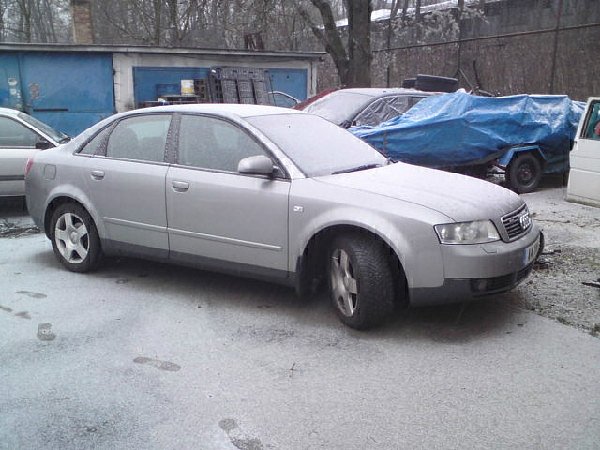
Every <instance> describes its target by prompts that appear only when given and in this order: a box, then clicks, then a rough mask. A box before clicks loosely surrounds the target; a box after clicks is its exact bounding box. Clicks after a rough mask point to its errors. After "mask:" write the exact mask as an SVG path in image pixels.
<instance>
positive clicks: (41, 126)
mask: <svg viewBox="0 0 600 450" xmlns="http://www.w3.org/2000/svg"><path fill="white" fill-rule="evenodd" d="M18 116H19V119H21V120H22V121H23V122H26V123H28V124H29V125H31V126H32V127H34V128H37V129H38V130H40V131H41V132H42V133H44V134H45V135H47V136H49V137H50V138H51V139H52V140H53V141H55V142H58V143H60V142H62V141H65V140H67V139H69V136H67V135H66V134H65V133H61V132H60V131H56V130H55V129H54V128H51V127H50V126H49V125H46V124H45V123H44V122H40V121H39V120H37V119H36V118H35V117H32V116H30V115H29V114H23V113H19V114H18Z"/></svg>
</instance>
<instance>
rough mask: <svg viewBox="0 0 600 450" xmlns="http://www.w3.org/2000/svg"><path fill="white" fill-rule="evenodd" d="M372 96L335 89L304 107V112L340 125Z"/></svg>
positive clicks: (352, 116) (349, 118)
mask: <svg viewBox="0 0 600 450" xmlns="http://www.w3.org/2000/svg"><path fill="white" fill-rule="evenodd" d="M372 100H373V97H372V96H370V95H365V94H358V93H356V92H347V91H336V92H332V93H331V94H329V95H326V96H325V97H323V98H321V99H319V100H317V101H315V102H314V103H312V104H310V105H308V106H307V107H306V108H304V112H307V113H311V114H316V115H318V116H321V117H323V118H324V119H327V120H329V121H330V122H333V123H335V124H336V125H342V123H344V122H345V121H348V122H350V121H351V120H352V119H353V118H354V116H355V115H356V113H357V112H358V111H360V110H361V109H363V108H364V107H365V106H366V105H367V104H368V103H369V102H370V101H372Z"/></svg>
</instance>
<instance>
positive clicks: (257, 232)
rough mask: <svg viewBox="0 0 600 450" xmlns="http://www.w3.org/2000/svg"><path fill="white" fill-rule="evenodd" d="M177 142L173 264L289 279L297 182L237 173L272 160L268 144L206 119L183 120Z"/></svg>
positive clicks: (171, 209)
mask: <svg viewBox="0 0 600 450" xmlns="http://www.w3.org/2000/svg"><path fill="white" fill-rule="evenodd" d="M178 141H179V147H178V156H177V158H178V159H177V165H176V166H172V167H171V168H170V169H169V173H168V175H167V184H166V197H167V215H168V223H169V240H170V249H171V257H172V258H174V259H180V260H187V261H190V262H194V261H195V262H198V263H201V264H204V265H207V266H216V267H217V268H218V266H221V265H222V266H223V267H224V268H228V269H232V268H234V269H235V268H237V269H239V270H241V271H245V272H252V273H258V274H260V273H261V272H264V273H265V275H270V276H277V275H280V276H286V275H287V270H288V263H287V254H288V241H287V240H288V214H287V211H288V197H289V190H290V182H289V181H288V180H286V179H283V178H269V177H266V176H252V175H243V174H240V173H238V172H237V165H238V162H239V161H240V160H241V159H242V158H245V157H249V156H256V155H267V156H269V155H268V154H267V153H268V152H267V151H266V150H265V148H264V147H263V145H262V144H261V143H260V142H259V141H258V139H255V137H253V136H251V135H250V134H249V133H248V132H247V131H246V130H243V129H242V128H240V127H239V126H237V125H235V124H233V123H230V122H227V121H224V120H222V119H217V118H214V117H209V116H200V115H182V116H181V123H180V134H179V140H178Z"/></svg>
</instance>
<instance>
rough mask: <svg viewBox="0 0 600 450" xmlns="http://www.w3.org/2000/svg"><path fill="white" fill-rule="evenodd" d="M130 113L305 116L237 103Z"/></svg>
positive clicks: (281, 109)
mask: <svg viewBox="0 0 600 450" xmlns="http://www.w3.org/2000/svg"><path fill="white" fill-rule="evenodd" d="M130 112H138V113H142V112H179V113H181V112H188V113H196V114H198V113H204V114H218V115H221V116H230V117H231V116H233V117H238V118H246V117H255V116H268V115H273V114H303V113H302V111H296V110H293V109H290V108H280V107H277V106H267V105H240V104H237V103H197V104H196V103H194V104H187V105H168V106H155V107H152V108H144V109H138V110H135V111H130Z"/></svg>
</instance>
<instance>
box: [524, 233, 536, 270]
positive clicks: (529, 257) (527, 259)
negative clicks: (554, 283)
mask: <svg viewBox="0 0 600 450" xmlns="http://www.w3.org/2000/svg"><path fill="white" fill-rule="evenodd" d="M539 251H540V237H539V236H538V238H537V239H536V240H535V242H534V243H533V244H531V245H530V246H529V247H527V248H526V249H525V254H524V255H523V260H524V261H523V262H524V263H525V265H526V266H528V265H529V264H531V263H532V262H533V261H534V260H535V257H536V256H537V254H538V252H539Z"/></svg>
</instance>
